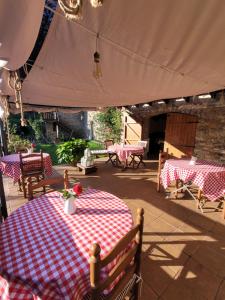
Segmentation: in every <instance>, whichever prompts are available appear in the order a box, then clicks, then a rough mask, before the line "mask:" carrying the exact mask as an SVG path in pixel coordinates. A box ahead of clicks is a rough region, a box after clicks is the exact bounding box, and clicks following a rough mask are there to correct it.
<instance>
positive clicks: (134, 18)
mask: <svg viewBox="0 0 225 300" xmlns="http://www.w3.org/2000/svg"><path fill="white" fill-rule="evenodd" d="M82 11H83V19H82V20H79V21H73V22H72V21H68V20H67V19H66V18H65V17H64V16H63V15H59V14H60V13H61V14H63V13H62V11H61V10H60V9H59V8H58V9H57V12H56V14H55V16H54V18H53V21H52V24H51V26H50V29H49V32H48V35H47V38H46V40H45V43H44V45H43V47H42V49H41V51H40V53H39V56H38V58H37V60H36V62H35V64H34V66H33V68H32V70H31V72H30V73H29V75H28V77H27V79H26V80H25V82H24V84H23V91H22V95H23V102H24V103H30V104H32V103H35V104H42V105H46V104H48V105H61V106H70V107H99V106H101V107H105V106H118V105H119V106H121V105H131V104H135V103H145V102H150V101H154V100H157V99H170V98H177V97H185V96H191V95H198V94H202V93H208V92H210V91H215V90H220V89H223V88H224V87H225V59H224V53H225V39H224V29H225V18H224V16H225V1H224V0H204V1H202V0H189V1H186V0H170V1H166V0H158V1H155V0H139V1H130V0H123V1H121V0H113V1H111V0H109V1H104V3H103V5H102V7H99V8H96V9H95V8H92V7H91V5H90V3H89V2H88V1H84V5H83V10H82ZM97 33H99V39H98V42H97V44H98V45H97V51H98V52H99V53H100V65H101V69H102V75H103V76H102V77H101V78H100V79H98V80H96V79H95V78H94V77H93V69H94V65H95V64H94V58H93V54H94V52H95V51H96V35H97Z"/></svg>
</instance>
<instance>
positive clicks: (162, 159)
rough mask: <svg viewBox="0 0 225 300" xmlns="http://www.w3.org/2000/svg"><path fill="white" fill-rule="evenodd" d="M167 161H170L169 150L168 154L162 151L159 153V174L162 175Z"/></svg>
mask: <svg viewBox="0 0 225 300" xmlns="http://www.w3.org/2000/svg"><path fill="white" fill-rule="evenodd" d="M167 159H169V154H168V149H167V151H166V152H163V151H160V152H159V165H158V174H161V170H162V168H163V166H164V164H165V162H166V160H167Z"/></svg>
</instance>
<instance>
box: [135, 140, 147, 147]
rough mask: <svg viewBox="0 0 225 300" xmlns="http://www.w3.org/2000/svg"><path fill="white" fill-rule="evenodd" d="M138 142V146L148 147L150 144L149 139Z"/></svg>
mask: <svg viewBox="0 0 225 300" xmlns="http://www.w3.org/2000/svg"><path fill="white" fill-rule="evenodd" d="M137 144H138V146H141V147H143V148H146V147H147V145H148V141H138V142H137Z"/></svg>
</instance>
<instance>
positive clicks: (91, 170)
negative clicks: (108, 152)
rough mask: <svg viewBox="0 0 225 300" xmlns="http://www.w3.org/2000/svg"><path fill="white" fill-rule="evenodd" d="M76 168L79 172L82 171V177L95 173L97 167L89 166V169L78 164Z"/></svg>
mask: <svg viewBox="0 0 225 300" xmlns="http://www.w3.org/2000/svg"><path fill="white" fill-rule="evenodd" d="M77 167H78V169H79V171H82V173H83V174H84V175H86V174H89V173H93V172H96V171H97V167H96V166H95V165H93V166H90V167H85V166H82V165H81V164H80V163H78V164H77Z"/></svg>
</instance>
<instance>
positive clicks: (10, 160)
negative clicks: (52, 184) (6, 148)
mask: <svg viewBox="0 0 225 300" xmlns="http://www.w3.org/2000/svg"><path fill="white" fill-rule="evenodd" d="M43 159H44V167H45V174H46V176H51V174H52V161H51V157H50V155H49V154H47V153H43ZM28 160H29V161H30V168H32V167H35V165H37V164H38V165H39V162H38V161H37V159H36V158H35V157H31V158H29V159H26V161H28ZM35 160H36V161H35ZM0 171H1V172H2V173H3V174H4V175H7V176H9V177H12V178H13V182H14V183H15V182H17V181H18V180H19V179H20V174H21V172H20V157H19V154H11V155H6V156H3V157H1V160H0Z"/></svg>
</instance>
